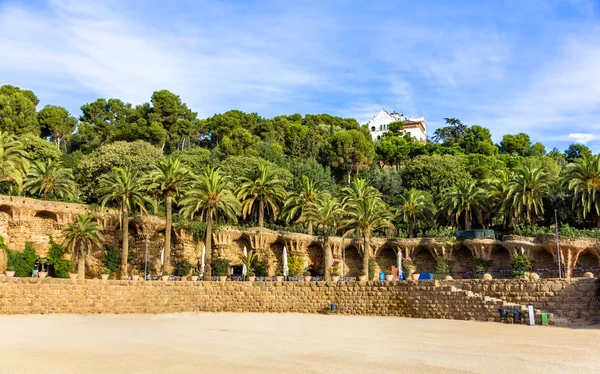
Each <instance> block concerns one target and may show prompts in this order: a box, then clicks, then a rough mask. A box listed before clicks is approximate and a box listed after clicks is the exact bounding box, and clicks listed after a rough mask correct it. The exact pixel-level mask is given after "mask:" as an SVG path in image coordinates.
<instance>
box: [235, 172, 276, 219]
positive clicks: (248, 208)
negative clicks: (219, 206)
mask: <svg viewBox="0 0 600 374" xmlns="http://www.w3.org/2000/svg"><path fill="white" fill-rule="evenodd" d="M241 182H242V184H241V186H240V188H239V189H238V192H237V197H238V199H240V200H242V208H243V210H242V214H243V216H244V218H245V217H246V216H248V215H249V214H251V213H252V212H253V211H254V210H256V211H257V213H258V227H264V222H265V210H270V211H271V212H272V213H273V218H274V219H277V215H278V212H279V208H278V206H279V204H280V203H281V202H283V201H284V200H285V198H286V197H287V193H286V191H285V188H284V183H283V181H282V180H281V179H278V178H277V176H276V175H275V173H274V171H273V170H272V169H270V168H268V167H266V166H264V165H261V166H259V168H258V175H257V176H256V178H248V177H243V178H241Z"/></svg>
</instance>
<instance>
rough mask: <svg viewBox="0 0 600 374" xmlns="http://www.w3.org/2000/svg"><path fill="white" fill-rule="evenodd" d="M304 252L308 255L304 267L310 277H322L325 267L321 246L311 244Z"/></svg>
mask: <svg viewBox="0 0 600 374" xmlns="http://www.w3.org/2000/svg"><path fill="white" fill-rule="evenodd" d="M306 252H307V254H308V256H307V259H308V262H307V264H306V267H308V269H309V271H310V273H311V275H318V276H322V275H323V271H324V266H325V261H324V258H323V248H322V246H321V245H320V244H314V243H313V244H311V245H309V246H308V248H307V249H306Z"/></svg>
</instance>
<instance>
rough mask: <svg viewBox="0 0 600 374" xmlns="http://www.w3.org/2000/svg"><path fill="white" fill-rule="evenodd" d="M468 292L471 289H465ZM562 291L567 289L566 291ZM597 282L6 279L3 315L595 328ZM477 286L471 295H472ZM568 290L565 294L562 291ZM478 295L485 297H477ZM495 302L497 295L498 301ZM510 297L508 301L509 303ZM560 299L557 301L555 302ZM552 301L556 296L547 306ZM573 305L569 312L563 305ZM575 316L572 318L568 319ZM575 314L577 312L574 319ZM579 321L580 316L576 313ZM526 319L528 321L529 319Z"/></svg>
mask: <svg viewBox="0 0 600 374" xmlns="http://www.w3.org/2000/svg"><path fill="white" fill-rule="evenodd" d="M460 286H463V287H465V288H466V289H465V290H463V289H460V288H458V287H460ZM559 286H560V287H559ZM592 286H593V280H589V279H585V280H584V279H581V280H578V281H572V282H568V283H565V282H564V281H560V280H540V281H537V282H527V281H492V282H486V281H468V282H465V281H421V282H415V281H402V282H342V283H337V284H336V283H333V282H310V283H304V282H254V283H250V282H230V281H228V282H224V283H220V282H188V281H167V282H162V281H152V282H143V281H138V282H134V281H113V280H109V281H105V282H103V281H100V280H85V281H83V280H76V281H72V280H63V279H37V278H13V279H8V278H5V277H1V278H0V314H48V313H77V314H93V313H117V314H121V313H179V312H221V311H230V312H276V313H283V312H295V313H319V312H323V311H325V310H326V309H327V307H328V305H329V304H330V303H331V302H335V303H337V304H338V306H339V313H341V314H354V315H379V316H398V317H413V318H440V319H461V320H478V321H498V312H497V310H498V308H499V307H501V306H505V307H507V308H509V309H512V308H515V307H516V308H517V309H521V310H524V309H525V306H524V305H518V304H508V305H507V298H512V299H515V300H517V299H518V300H520V301H523V302H527V303H528V302H534V304H536V303H537V304H536V305H539V306H540V308H542V310H544V311H549V312H552V311H553V310H554V308H555V309H556V310H560V311H561V312H563V311H570V312H569V313H571V312H573V313H575V311H578V312H577V318H578V319H579V322H581V321H585V322H592V317H593V316H596V315H597V312H595V311H593V309H595V308H596V307H597V302H596V301H595V299H593V297H592V294H593V290H592ZM468 288H470V290H467V289H468ZM559 288H560V289H559ZM471 290H478V291H480V292H481V293H476V292H472V291H471ZM490 296H494V297H490ZM504 297H506V298H504ZM552 297H557V299H555V300H554V301H551V298H552ZM545 298H548V299H547V300H546V299H545ZM563 302H564V303H567V304H568V306H565V305H562V304H561V303H563ZM567 314H568V313H567ZM568 315H569V316H570V315H571V314H568ZM573 315H575V314H573ZM524 320H525V321H526V320H527V316H526V314H525V315H524Z"/></svg>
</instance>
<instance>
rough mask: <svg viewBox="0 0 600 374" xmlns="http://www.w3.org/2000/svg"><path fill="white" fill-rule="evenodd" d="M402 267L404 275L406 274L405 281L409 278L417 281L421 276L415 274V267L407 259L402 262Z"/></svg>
mask: <svg viewBox="0 0 600 374" xmlns="http://www.w3.org/2000/svg"><path fill="white" fill-rule="evenodd" d="M402 266H403V268H404V273H405V274H406V279H408V278H409V277H410V279H412V280H418V279H419V276H420V275H421V274H419V273H415V272H416V271H417V266H416V265H415V264H414V263H413V262H412V261H411V260H409V259H404V261H403V262H402Z"/></svg>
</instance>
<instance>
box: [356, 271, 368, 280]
mask: <svg viewBox="0 0 600 374" xmlns="http://www.w3.org/2000/svg"><path fill="white" fill-rule="evenodd" d="M366 280H367V275H366V274H365V271H364V270H361V271H360V273H358V281H359V282H364V281H366Z"/></svg>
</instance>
